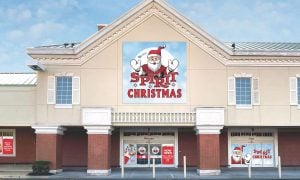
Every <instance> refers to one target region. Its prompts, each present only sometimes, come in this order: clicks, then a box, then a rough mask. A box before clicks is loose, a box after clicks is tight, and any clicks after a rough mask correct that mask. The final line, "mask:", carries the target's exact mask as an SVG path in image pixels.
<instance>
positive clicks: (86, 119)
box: [82, 108, 112, 126]
mask: <svg viewBox="0 0 300 180" xmlns="http://www.w3.org/2000/svg"><path fill="white" fill-rule="evenodd" d="M111 112H112V109H111V108H82V125H84V126H111V125H112V124H111V121H112V118H111Z"/></svg>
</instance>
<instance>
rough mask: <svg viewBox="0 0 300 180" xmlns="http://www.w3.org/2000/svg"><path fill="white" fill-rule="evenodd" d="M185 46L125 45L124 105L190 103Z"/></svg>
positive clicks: (166, 43)
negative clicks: (187, 100)
mask: <svg viewBox="0 0 300 180" xmlns="http://www.w3.org/2000/svg"><path fill="white" fill-rule="evenodd" d="M186 75H187V72H186V43H185V42H125V43H123V102H124V103H146V104H147V103H185V102H186Z"/></svg>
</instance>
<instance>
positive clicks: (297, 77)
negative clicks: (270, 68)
mask: <svg viewBox="0 0 300 180" xmlns="http://www.w3.org/2000/svg"><path fill="white" fill-rule="evenodd" d="M296 79H297V83H296V86H297V87H296V93H297V109H300V103H299V100H300V95H299V94H298V93H299V91H298V88H299V87H298V81H300V74H296Z"/></svg>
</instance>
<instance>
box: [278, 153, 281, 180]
mask: <svg viewBox="0 0 300 180" xmlns="http://www.w3.org/2000/svg"><path fill="white" fill-rule="evenodd" d="M278 177H279V179H281V159H280V156H278Z"/></svg>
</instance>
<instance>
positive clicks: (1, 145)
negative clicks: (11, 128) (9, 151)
mask: <svg viewBox="0 0 300 180" xmlns="http://www.w3.org/2000/svg"><path fill="white" fill-rule="evenodd" d="M2 142H3V141H2V137H1V136H0V155H1V154H3V143H2Z"/></svg>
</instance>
